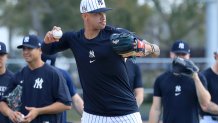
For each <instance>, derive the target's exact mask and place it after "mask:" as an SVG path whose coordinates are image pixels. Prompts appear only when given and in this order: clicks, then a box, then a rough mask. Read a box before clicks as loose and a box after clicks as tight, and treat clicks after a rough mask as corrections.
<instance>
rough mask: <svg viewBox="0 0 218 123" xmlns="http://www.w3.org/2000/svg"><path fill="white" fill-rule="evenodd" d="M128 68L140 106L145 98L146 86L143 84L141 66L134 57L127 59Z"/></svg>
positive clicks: (131, 85)
mask: <svg viewBox="0 0 218 123" xmlns="http://www.w3.org/2000/svg"><path fill="white" fill-rule="evenodd" d="M126 68H127V73H128V76H129V82H130V87H131V88H132V90H133V92H134V95H135V98H136V102H137V105H138V107H140V106H141V104H142V102H143V100H144V88H143V85H142V76H141V71H140V68H139V66H138V65H137V64H136V63H134V62H133V60H132V59H127V60H126Z"/></svg>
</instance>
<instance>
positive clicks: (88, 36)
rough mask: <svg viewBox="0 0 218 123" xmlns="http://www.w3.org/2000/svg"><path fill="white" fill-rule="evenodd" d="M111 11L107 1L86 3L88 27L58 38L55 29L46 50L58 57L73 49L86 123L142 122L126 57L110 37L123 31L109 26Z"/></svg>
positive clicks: (82, 5) (83, 10)
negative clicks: (57, 53) (62, 52)
mask: <svg viewBox="0 0 218 123" xmlns="http://www.w3.org/2000/svg"><path fill="white" fill-rule="evenodd" d="M108 10H110V8H106V6H105V2H104V0H82V1H81V3H80V12H81V16H82V19H83V22H84V28H83V29H81V30H80V31H78V32H66V33H64V34H63V36H62V37H61V38H60V39H57V38H56V39H55V38H54V35H53V33H52V32H53V31H55V30H60V27H54V28H53V30H51V31H49V32H47V34H46V35H45V38H44V44H43V45H42V51H43V53H45V54H54V53H56V52H60V51H63V50H67V49H71V50H72V52H73V54H74V56H75V59H76V63H77V67H78V73H79V76H80V82H81V85H82V89H83V99H84V112H83V115H82V119H81V121H82V123H110V122H113V123H121V122H122V123H142V120H141V116H140V113H139V110H138V106H137V103H136V99H135V97H134V93H133V91H132V89H131V87H130V84H129V80H128V74H127V71H126V67H125V61H124V58H123V57H122V56H121V55H119V54H117V53H116V52H114V51H113V49H112V46H111V41H110V36H111V35H112V34H113V33H121V32H120V31H119V30H117V29H116V28H114V27H111V26H106V13H105V12H106V11H108ZM143 46H144V49H146V51H149V52H151V53H158V54H157V55H159V47H158V46H154V45H151V44H145V43H143ZM144 51H145V50H144ZM129 55H132V54H129ZM146 55H148V54H146V53H142V54H141V56H146ZM126 56H128V55H126Z"/></svg>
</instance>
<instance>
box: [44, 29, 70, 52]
mask: <svg viewBox="0 0 218 123" xmlns="http://www.w3.org/2000/svg"><path fill="white" fill-rule="evenodd" d="M72 34H73V32H66V33H64V34H63V36H62V37H61V38H60V40H59V41H58V42H54V43H50V44H45V43H42V47H41V49H42V52H43V53H44V54H47V55H52V54H55V53H57V52H60V51H63V50H66V49H68V48H69V46H70V45H69V43H68V41H69V40H71V39H73V38H71V35H72ZM72 36H73V35H72Z"/></svg>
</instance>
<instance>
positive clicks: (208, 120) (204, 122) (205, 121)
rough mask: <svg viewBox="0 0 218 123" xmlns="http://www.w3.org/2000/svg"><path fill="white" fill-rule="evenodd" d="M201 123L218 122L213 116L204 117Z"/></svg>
mask: <svg viewBox="0 0 218 123" xmlns="http://www.w3.org/2000/svg"><path fill="white" fill-rule="evenodd" d="M200 123H218V121H216V120H213V119H212V118H211V116H203V118H202V119H201V120H200Z"/></svg>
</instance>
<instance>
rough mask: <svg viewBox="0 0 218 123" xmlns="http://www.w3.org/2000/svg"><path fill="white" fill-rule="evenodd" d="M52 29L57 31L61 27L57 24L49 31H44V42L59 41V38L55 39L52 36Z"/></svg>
mask: <svg viewBox="0 0 218 123" xmlns="http://www.w3.org/2000/svg"><path fill="white" fill-rule="evenodd" d="M54 30H57V31H58V30H61V28H60V27H57V26H54V27H53V29H52V30H51V31H48V32H47V33H46V35H45V37H44V42H45V43H46V44H49V43H52V42H57V41H59V39H56V38H54V36H53V33H52V32H53V31H54Z"/></svg>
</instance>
